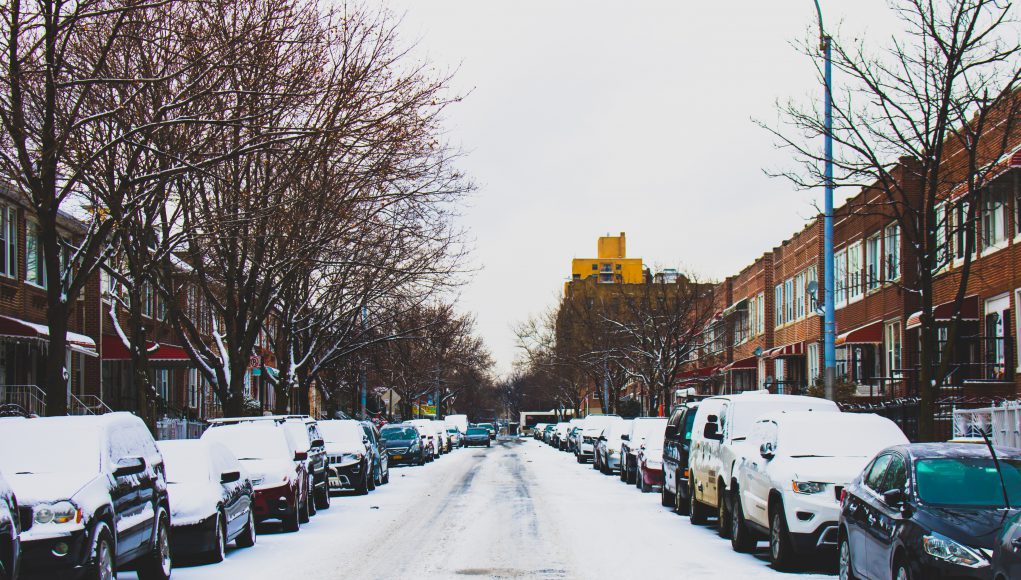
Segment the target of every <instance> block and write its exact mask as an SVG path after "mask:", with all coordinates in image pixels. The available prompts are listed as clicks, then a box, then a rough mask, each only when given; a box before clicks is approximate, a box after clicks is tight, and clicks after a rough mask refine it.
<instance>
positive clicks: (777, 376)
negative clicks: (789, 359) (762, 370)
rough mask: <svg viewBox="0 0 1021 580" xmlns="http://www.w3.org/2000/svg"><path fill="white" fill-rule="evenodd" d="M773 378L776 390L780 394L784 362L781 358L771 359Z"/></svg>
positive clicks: (782, 386)
mask: <svg viewBox="0 0 1021 580" xmlns="http://www.w3.org/2000/svg"><path fill="white" fill-rule="evenodd" d="M773 380H774V381H775V382H776V392H777V394H779V395H782V394H783V392H784V386H785V385H784V384H783V383H784V364H783V359H782V358H777V359H773Z"/></svg>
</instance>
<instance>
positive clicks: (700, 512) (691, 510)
mask: <svg viewBox="0 0 1021 580" xmlns="http://www.w3.org/2000/svg"><path fill="white" fill-rule="evenodd" d="M691 485H692V486H694V485H695V484H694V483H692V484H691ZM708 511H709V510H708V508H706V507H705V506H703V505H702V504H701V503H699V501H698V500H697V499H695V489H694V488H693V487H689V488H688V518H689V520H690V521H691V523H693V524H698V525H701V524H704V523H706V520H708V519H709V514H708V513H707V512H708Z"/></svg>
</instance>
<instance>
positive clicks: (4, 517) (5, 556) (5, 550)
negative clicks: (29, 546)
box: [0, 475, 21, 580]
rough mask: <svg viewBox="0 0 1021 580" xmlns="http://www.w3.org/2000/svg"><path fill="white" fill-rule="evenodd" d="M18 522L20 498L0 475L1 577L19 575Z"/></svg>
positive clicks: (4, 578)
mask: <svg viewBox="0 0 1021 580" xmlns="http://www.w3.org/2000/svg"><path fill="white" fill-rule="evenodd" d="M20 533H21V525H20V523H19V522H18V500H17V499H15V498H14V490H12V489H11V488H10V486H9V485H7V480H5V479H4V476H3V475H0V579H3V580H7V579H9V578H17V577H18V558H19V557H20V553H21V544H20V541H19V534H20Z"/></svg>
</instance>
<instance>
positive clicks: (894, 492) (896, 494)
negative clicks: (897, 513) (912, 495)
mask: <svg viewBox="0 0 1021 580" xmlns="http://www.w3.org/2000/svg"><path fill="white" fill-rule="evenodd" d="M905 499H906V498H905V497H904V490H902V489H888V490H886V491H885V492H883V502H884V503H886V505H888V506H891V507H896V506H900V505H902V504H903V503H904V500H905Z"/></svg>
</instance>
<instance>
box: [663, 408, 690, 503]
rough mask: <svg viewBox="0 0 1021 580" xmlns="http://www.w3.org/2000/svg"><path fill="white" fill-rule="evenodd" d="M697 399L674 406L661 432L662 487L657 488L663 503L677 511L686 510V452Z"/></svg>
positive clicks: (688, 446) (688, 447)
mask: <svg viewBox="0 0 1021 580" xmlns="http://www.w3.org/2000/svg"><path fill="white" fill-rule="evenodd" d="M696 411H698V403H684V404H683V405H679V406H678V407H676V408H675V409H674V412H673V413H671V414H670V419H669V420H667V423H666V434H665V435H664V436H663V487H662V488H661V489H662V491H661V492H660V495H661V498H660V499H661V501H662V504H663V505H664V506H674V510H675V511H677V513H679V514H685V515H686V514H687V513H688V510H689V505H690V502H689V501H688V490H689V487H688V454H689V452H690V451H691V428H692V426H693V425H694V424H695V412H696Z"/></svg>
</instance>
